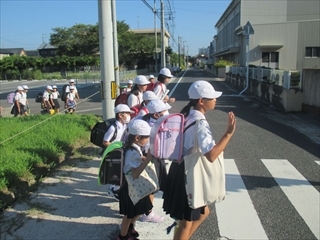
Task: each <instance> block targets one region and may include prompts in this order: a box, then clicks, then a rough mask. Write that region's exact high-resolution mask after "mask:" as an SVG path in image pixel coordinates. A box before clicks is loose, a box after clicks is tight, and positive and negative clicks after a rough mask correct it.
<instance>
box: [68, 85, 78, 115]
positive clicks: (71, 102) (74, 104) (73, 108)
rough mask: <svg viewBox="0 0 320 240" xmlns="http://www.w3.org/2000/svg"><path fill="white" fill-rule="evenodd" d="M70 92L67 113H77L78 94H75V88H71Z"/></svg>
mask: <svg viewBox="0 0 320 240" xmlns="http://www.w3.org/2000/svg"><path fill="white" fill-rule="evenodd" d="M69 89H70V92H69V93H68V94H67V100H66V103H67V112H66V113H68V112H69V113H71V114H72V113H74V112H75V111H76V107H77V102H76V93H75V86H70V87H69Z"/></svg>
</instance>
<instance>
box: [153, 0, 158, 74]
mask: <svg viewBox="0 0 320 240" xmlns="http://www.w3.org/2000/svg"><path fill="white" fill-rule="evenodd" d="M153 13H154V39H155V50H154V51H155V61H154V70H155V72H158V52H157V48H158V34H157V10H156V0H154V6H153Z"/></svg>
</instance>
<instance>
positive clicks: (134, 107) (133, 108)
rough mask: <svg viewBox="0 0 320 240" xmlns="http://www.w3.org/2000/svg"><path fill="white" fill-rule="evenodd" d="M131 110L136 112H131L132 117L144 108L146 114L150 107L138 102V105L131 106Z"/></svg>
mask: <svg viewBox="0 0 320 240" xmlns="http://www.w3.org/2000/svg"><path fill="white" fill-rule="evenodd" d="M130 110H131V111H133V112H134V113H131V114H130V116H131V119H133V118H135V117H136V116H137V115H138V113H139V112H140V111H141V110H143V111H144V112H145V113H146V114H148V113H149V111H148V109H147V108H146V107H145V106H143V105H142V104H137V105H135V106H133V107H131V108H130Z"/></svg>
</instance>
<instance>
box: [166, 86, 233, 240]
mask: <svg viewBox="0 0 320 240" xmlns="http://www.w3.org/2000/svg"><path fill="white" fill-rule="evenodd" d="M221 94H222V92H218V91H215V90H214V88H213V87H212V85H211V84H210V83H209V82H207V81H196V82H194V83H193V84H192V85H191V86H190V88H189V90H188V95H189V99H190V102H189V103H188V105H187V106H185V107H184V108H183V109H182V111H181V113H182V114H184V115H185V117H186V121H185V128H186V130H185V132H184V141H183V156H186V155H188V154H190V153H191V150H192V149H193V146H194V144H195V142H194V141H195V139H194V136H195V131H197V139H196V141H198V145H199V147H200V150H201V152H202V154H203V155H204V156H205V157H206V158H207V160H208V161H209V162H213V161H215V159H216V158H217V157H218V155H219V154H220V153H221V152H222V151H223V150H224V149H225V148H226V146H227V144H228V143H229V141H230V139H231V137H232V135H233V133H234V131H235V128H236V119H235V116H234V114H233V112H229V114H228V124H227V130H226V132H225V134H224V135H223V136H222V138H221V139H220V141H219V142H217V143H216V142H215V140H213V138H212V133H211V130H210V126H209V123H208V122H207V120H206V118H205V114H206V112H207V111H210V110H213V109H214V108H215V105H216V98H218V97H220V96H221ZM191 107H192V108H193V110H191ZM198 120H200V121H199V124H194V123H195V122H196V121H198ZM188 126H190V127H188ZM196 126H197V128H196ZM202 185H203V184H202V183H199V186H202ZM212 190H214V189H212ZM163 199H164V201H163V209H164V211H165V212H166V213H167V214H170V217H171V218H174V219H177V220H179V221H178V228H177V230H176V232H175V235H174V239H175V240H178V239H190V238H191V236H192V234H193V233H194V232H195V231H196V230H197V228H198V227H199V226H200V224H201V223H202V222H203V221H204V220H205V219H206V217H207V216H208V215H209V213H210V212H209V208H208V206H203V207H200V208H197V209H192V208H190V207H189V205H188V200H187V194H186V188H185V169H184V161H182V163H180V164H178V163H175V162H172V163H171V166H170V169H169V173H168V177H167V185H166V189H165V191H164V195H163Z"/></svg>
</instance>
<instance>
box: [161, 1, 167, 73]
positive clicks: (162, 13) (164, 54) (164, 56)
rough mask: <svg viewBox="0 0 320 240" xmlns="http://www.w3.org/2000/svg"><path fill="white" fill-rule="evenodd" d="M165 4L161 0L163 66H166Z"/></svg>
mask: <svg viewBox="0 0 320 240" xmlns="http://www.w3.org/2000/svg"><path fill="white" fill-rule="evenodd" d="M164 31H165V29H164V4H163V1H162V0H161V67H166V50H165V47H164V34H165V32H164Z"/></svg>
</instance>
